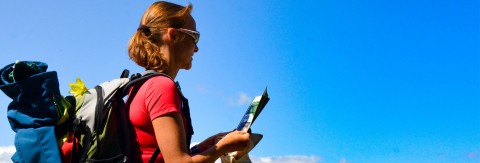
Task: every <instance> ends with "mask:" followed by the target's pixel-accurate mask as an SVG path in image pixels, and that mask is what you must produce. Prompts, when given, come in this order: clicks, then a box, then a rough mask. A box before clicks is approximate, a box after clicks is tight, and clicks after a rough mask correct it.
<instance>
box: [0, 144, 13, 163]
mask: <svg viewBox="0 0 480 163" xmlns="http://www.w3.org/2000/svg"><path fill="white" fill-rule="evenodd" d="M15 151H16V150H15V146H13V145H12V146H6V147H0V163H7V162H12V160H11V159H10V158H11V157H12V155H13V154H14V153H15Z"/></svg>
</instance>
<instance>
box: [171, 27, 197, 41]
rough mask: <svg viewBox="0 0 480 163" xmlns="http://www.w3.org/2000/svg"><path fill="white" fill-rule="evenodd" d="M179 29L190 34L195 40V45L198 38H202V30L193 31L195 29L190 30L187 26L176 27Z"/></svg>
mask: <svg viewBox="0 0 480 163" xmlns="http://www.w3.org/2000/svg"><path fill="white" fill-rule="evenodd" d="M175 29H177V30H178V31H180V32H182V33H185V34H187V35H189V36H191V37H192V38H193V40H194V41H195V45H196V44H197V43H198V40H200V32H198V31H193V30H189V29H185V28H175Z"/></svg>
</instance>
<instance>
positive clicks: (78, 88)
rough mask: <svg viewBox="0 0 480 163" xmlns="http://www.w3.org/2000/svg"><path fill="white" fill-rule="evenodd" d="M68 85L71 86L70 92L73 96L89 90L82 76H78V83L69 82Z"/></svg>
mask: <svg viewBox="0 0 480 163" xmlns="http://www.w3.org/2000/svg"><path fill="white" fill-rule="evenodd" d="M68 86H70V87H71V89H70V91H68V93H70V94H73V96H78V95H83V94H85V93H86V92H88V88H87V87H85V83H83V81H82V80H80V78H77V83H69V84H68Z"/></svg>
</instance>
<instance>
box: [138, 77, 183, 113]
mask: <svg viewBox="0 0 480 163" xmlns="http://www.w3.org/2000/svg"><path fill="white" fill-rule="evenodd" d="M145 84H147V88H146V90H145V105H146V109H147V111H148V114H149V115H150V120H152V121H153V120H154V119H155V118H158V117H160V116H163V115H165V114H168V113H173V112H180V110H181V106H180V98H179V95H178V91H177V87H176V86H175V83H174V82H173V81H172V80H171V79H169V78H167V77H164V76H156V77H152V78H151V79H150V80H148V81H147V82H146V83H145Z"/></svg>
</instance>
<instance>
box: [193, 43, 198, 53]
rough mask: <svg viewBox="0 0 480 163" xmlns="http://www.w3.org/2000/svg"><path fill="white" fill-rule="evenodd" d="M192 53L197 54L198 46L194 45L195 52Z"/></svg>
mask: <svg viewBox="0 0 480 163" xmlns="http://www.w3.org/2000/svg"><path fill="white" fill-rule="evenodd" d="M193 52H195V53H196V52H198V46H197V45H195V50H194V51H193Z"/></svg>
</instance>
